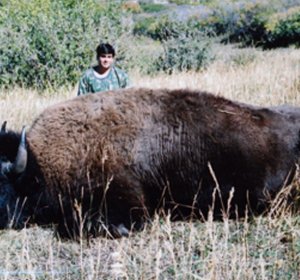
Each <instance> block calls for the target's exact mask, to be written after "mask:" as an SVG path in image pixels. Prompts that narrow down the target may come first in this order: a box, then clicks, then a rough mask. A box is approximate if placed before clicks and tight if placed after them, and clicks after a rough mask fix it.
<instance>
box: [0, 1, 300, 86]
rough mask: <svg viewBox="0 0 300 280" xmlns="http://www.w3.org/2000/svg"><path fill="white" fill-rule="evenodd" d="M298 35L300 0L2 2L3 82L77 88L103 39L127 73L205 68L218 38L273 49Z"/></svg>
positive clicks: (296, 42)
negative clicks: (156, 2)
mask: <svg viewBox="0 0 300 280" xmlns="http://www.w3.org/2000/svg"><path fill="white" fill-rule="evenodd" d="M174 3H175V4H174ZM191 3H192V4H193V5H191ZM187 4H190V5H187ZM182 12H184V13H183V14H182ZM299 38H300V3H299V0H289V1H284V0H274V1H267V0H264V1H258V0H251V1H246V0H241V1H236V0H231V1H230V0H227V1H171V4H169V5H162V4H152V3H150V2H147V1H141V3H140V4H139V3H136V2H130V1H97V0H86V1H81V0H56V1H51V0H45V1H41V0H20V1H17V0H10V1H9V0H3V1H1V3H0V41H1V45H0V87H2V88H11V87H14V86H16V85H17V86H21V87H25V88H35V89H38V90H45V89H49V88H51V89H54V90H56V89H58V88H60V87H65V86H70V85H71V86H74V85H75V84H76V83H77V81H78V79H79V76H80V75H81V74H82V73H83V71H84V70H85V69H86V68H88V67H89V66H90V65H92V64H93V63H95V48H96V46H97V44H98V43H99V42H111V43H112V44H113V45H114V46H115V47H116V49H117V53H118V60H117V63H118V64H120V65H121V67H122V68H123V69H125V70H126V71H131V72H133V71H138V72H141V73H145V74H151V75H157V74H159V73H160V72H166V73H173V72H181V71H201V70H203V69H205V67H207V65H208V64H209V63H211V62H212V61H213V60H214V57H215V55H214V52H213V51H212V49H213V48H212V46H213V44H215V43H216V42H218V43H222V44H228V43H236V44H239V45H240V46H241V47H245V46H256V47H257V46H260V47H262V48H265V49H267V48H277V47H287V46H290V45H294V46H296V47H299Z"/></svg>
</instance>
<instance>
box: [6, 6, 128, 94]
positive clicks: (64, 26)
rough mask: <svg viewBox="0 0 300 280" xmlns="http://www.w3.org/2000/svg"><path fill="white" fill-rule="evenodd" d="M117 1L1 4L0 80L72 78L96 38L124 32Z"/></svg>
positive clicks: (87, 60) (38, 83) (65, 81)
mask: <svg viewBox="0 0 300 280" xmlns="http://www.w3.org/2000/svg"><path fill="white" fill-rule="evenodd" d="M126 28H127V27H126V25H124V24H123V22H122V11H121V9H120V8H119V6H118V5H117V4H114V3H113V4H106V5H104V4H102V5H100V4H99V3H98V1H96V0H86V1H75V0H60V1H51V0H30V1H28V0H21V1H16V0H11V1H7V3H6V2H3V4H2V6H0V41H1V45H0V86H1V87H10V86H15V85H19V86H23V87H32V88H37V89H41V90H43V89H45V88H48V87H52V88H54V89H55V88H58V87H61V86H65V85H69V84H75V83H76V82H77V81H78V78H79V76H80V75H81V73H82V72H83V70H84V69H85V68H87V67H88V66H89V65H90V64H91V62H92V59H93V57H94V55H95V54H94V53H95V47H96V45H97V44H98V43H99V41H110V42H113V43H115V44H116V45H117V43H118V42H119V40H120V38H122V36H121V35H122V34H125V33H126Z"/></svg>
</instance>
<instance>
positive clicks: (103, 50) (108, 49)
mask: <svg viewBox="0 0 300 280" xmlns="http://www.w3.org/2000/svg"><path fill="white" fill-rule="evenodd" d="M96 53H97V59H98V58H99V57H100V56H101V54H112V56H113V57H114V56H115V49H114V48H113V46H112V45H110V44H108V43H101V44H99V45H98V47H97V49H96Z"/></svg>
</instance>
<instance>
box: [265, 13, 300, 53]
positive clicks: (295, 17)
mask: <svg viewBox="0 0 300 280" xmlns="http://www.w3.org/2000/svg"><path fill="white" fill-rule="evenodd" d="M266 28H267V32H268V33H267V34H268V37H267V38H266V41H265V43H264V46H265V47H267V48H274V47H287V46H289V45H291V44H295V45H296V46H298V47H299V46H300V7H294V8H290V9H288V10H287V11H286V12H284V13H279V14H275V15H273V16H272V17H271V18H270V20H269V21H268V23H267V27H266Z"/></svg>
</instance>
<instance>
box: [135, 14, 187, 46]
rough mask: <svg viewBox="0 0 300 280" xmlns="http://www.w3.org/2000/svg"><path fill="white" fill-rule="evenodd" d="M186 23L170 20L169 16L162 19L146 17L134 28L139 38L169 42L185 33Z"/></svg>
mask: <svg viewBox="0 0 300 280" xmlns="http://www.w3.org/2000/svg"><path fill="white" fill-rule="evenodd" d="M185 28H186V25H185V23H183V22H179V21H175V20H172V19H170V17H169V16H168V15H164V16H161V17H145V18H142V19H140V20H138V21H137V22H136V24H135V26H134V28H133V33H134V34H135V35H138V36H141V35H142V36H147V37H150V38H152V39H153V40H159V41H163V40H167V39H169V38H173V37H175V36H176V34H178V33H180V32H183V31H184V29H185Z"/></svg>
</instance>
